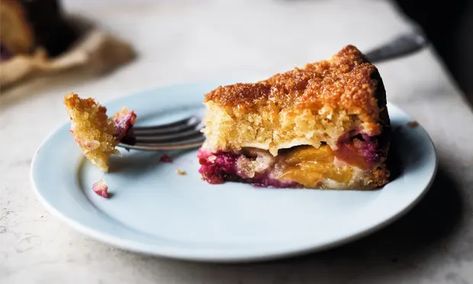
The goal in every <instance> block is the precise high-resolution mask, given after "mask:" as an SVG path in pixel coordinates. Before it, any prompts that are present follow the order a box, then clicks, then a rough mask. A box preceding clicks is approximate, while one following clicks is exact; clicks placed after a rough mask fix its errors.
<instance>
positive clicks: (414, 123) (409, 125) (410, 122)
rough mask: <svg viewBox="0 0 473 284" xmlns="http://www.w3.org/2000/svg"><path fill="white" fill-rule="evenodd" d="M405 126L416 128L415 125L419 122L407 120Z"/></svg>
mask: <svg viewBox="0 0 473 284" xmlns="http://www.w3.org/2000/svg"><path fill="white" fill-rule="evenodd" d="M407 126H408V127H410V128H416V127H417V126H419V123H418V122H417V121H415V120H413V121H409V122H408V123H407Z"/></svg>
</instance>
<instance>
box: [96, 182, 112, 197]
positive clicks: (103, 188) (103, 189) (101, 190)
mask: <svg viewBox="0 0 473 284" xmlns="http://www.w3.org/2000/svg"><path fill="white" fill-rule="evenodd" d="M92 190H93V191H94V192H95V193H96V194H97V195H99V196H102V197H103V198H110V194H109V192H108V185H107V184H106V183H105V181H104V180H103V179H100V180H99V181H98V182H96V183H94V184H93V185H92Z"/></svg>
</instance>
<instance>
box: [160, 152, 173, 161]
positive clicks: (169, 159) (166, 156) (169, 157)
mask: <svg viewBox="0 0 473 284" xmlns="http://www.w3.org/2000/svg"><path fill="white" fill-rule="evenodd" d="M159 161H160V162H163V163H172V157H171V156H169V155H168V154H164V155H162V156H161V158H159Z"/></svg>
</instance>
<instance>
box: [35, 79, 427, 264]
mask: <svg viewBox="0 0 473 284" xmlns="http://www.w3.org/2000/svg"><path fill="white" fill-rule="evenodd" d="M215 86H216V84H187V85H177V86H171V87H163V88H158V89H154V90H150V91H146V92H142V93H139V94H135V95H132V96H128V97H125V98H121V99H118V100H115V101H113V102H111V103H108V104H106V106H107V108H108V112H109V113H113V112H115V111H117V110H118V109H120V108H121V107H122V106H128V107H129V108H131V109H134V110H135V111H136V112H137V113H138V116H139V119H138V124H140V125H150V124H156V123H164V122H168V121H172V120H176V119H179V118H182V117H185V116H187V115H189V114H191V113H201V112H202V110H203V109H202V98H203V94H204V93H205V92H207V91H209V90H211V89H212V88H214V87H215ZM388 109H389V113H390V116H391V123H392V127H393V129H394V134H393V142H392V143H393V145H394V146H395V151H394V156H395V157H396V165H397V167H398V168H399V171H398V173H396V174H395V178H394V180H393V181H391V182H390V183H389V184H387V185H386V186H385V187H384V188H383V189H380V190H374V191H356V190H299V189H264V188H257V187H254V186H251V185H248V184H240V183H233V182H228V183H225V184H221V185H210V184H207V183H206V182H204V181H202V180H201V179H200V176H199V174H198V172H197V170H198V166H199V165H198V161H197V158H196V150H193V151H187V152H183V153H176V152H175V153H169V154H170V155H171V156H172V157H173V159H174V161H173V162H172V163H163V162H160V161H159V159H160V157H161V155H162V154H163V153H162V152H159V153H158V152H154V153H150V152H138V151H130V152H127V151H121V152H122V156H121V157H115V158H113V159H112V161H111V171H110V172H109V173H107V174H104V173H102V172H101V171H100V170H98V169H97V168H95V167H93V166H92V165H91V164H90V163H89V162H88V161H85V160H84V159H83V157H82V155H81V153H80V151H79V149H78V147H77V146H76V145H75V144H74V141H73V139H72V137H71V135H70V133H69V123H67V124H65V125H63V126H62V127H60V128H59V129H57V130H56V131H54V132H53V133H52V134H51V135H50V136H49V137H48V138H47V139H46V140H45V141H44V142H43V144H42V145H41V146H40V147H39V149H38V150H37V152H36V154H35V156H34V159H33V162H32V166H31V178H32V182H33V185H34V189H35V191H36V193H37V196H38V197H39V199H40V200H41V201H42V203H43V204H44V205H45V206H46V207H47V208H48V209H49V210H50V211H51V212H52V213H53V214H55V215H57V216H59V217H61V218H62V219H63V220H65V221H66V223H67V224H69V225H71V226H72V227H74V228H76V229H77V230H78V231H81V232H83V233H85V234H86V235H89V236H91V237H93V238H95V239H97V240H100V241H102V242H105V243H108V244H110V245H113V246H116V247H120V248H123V249H126V250H131V251H135V252H140V253H146V254H152V255H159V256H166V257H172V258H178V259H187V260H196V261H215V262H237V261H255V260H266V259H274V258H280V257H284V256H289V255H296V254H302V253H307V252H313V251H317V250H321V249H327V248H329V247H333V246H336V245H340V244H342V243H346V242H348V241H351V240H354V239H356V238H359V237H361V236H363V235H366V234H368V233H370V232H373V231H374V230H377V229H379V228H381V227H383V226H385V225H387V224H388V223H390V222H392V221H393V220H394V219H396V218H398V217H399V216H401V215H402V214H403V213H405V212H406V211H407V210H408V209H409V208H411V207H412V206H413V205H414V204H415V203H416V202H417V201H418V200H419V199H420V198H421V197H422V195H423V194H424V193H425V192H426V191H427V189H428V187H429V185H430V183H431V181H432V179H433V177H434V174H435V171H436V155H435V150H434V146H433V145H432V142H431V140H430V138H429V136H428V134H427V133H426V132H425V130H424V129H423V128H422V127H421V126H417V127H413V125H410V126H408V122H409V121H411V119H410V118H409V117H408V116H407V115H406V114H405V113H404V112H403V111H401V110H400V109H399V108H397V107H395V106H394V105H392V104H390V105H389V106H388ZM177 169H182V170H184V171H185V172H186V173H187V175H179V174H177V172H176V170H177ZM102 177H104V179H105V180H106V182H107V183H108V185H109V187H110V191H111V193H112V194H113V196H112V197H111V198H110V199H104V198H102V197H100V196H98V195H96V194H95V193H94V192H93V191H92V190H91V186H92V184H93V183H94V182H96V181H97V180H99V179H100V178H102Z"/></svg>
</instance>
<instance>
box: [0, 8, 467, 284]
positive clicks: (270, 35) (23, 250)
mask: <svg viewBox="0 0 473 284" xmlns="http://www.w3.org/2000/svg"><path fill="white" fill-rule="evenodd" d="M111 3H113V5H112V4H111ZM65 8H66V9H67V10H68V11H69V12H71V13H75V14H81V15H84V16H86V17H88V18H90V19H93V20H94V21H96V22H97V23H98V24H100V25H102V26H103V27H104V28H106V29H108V30H110V31H112V32H114V33H116V34H117V35H119V36H120V37H122V38H124V39H126V40H128V41H130V42H132V43H133V44H134V46H135V48H136V50H137V52H138V54H139V57H138V58H137V59H136V60H135V61H134V62H133V63H131V64H129V65H127V66H124V67H123V68H121V69H119V70H117V71H115V72H113V73H111V74H107V75H105V76H101V77H97V76H92V75H87V74H80V75H78V74H72V73H70V74H61V75H57V76H55V77H52V78H43V79H35V80H33V81H30V82H28V83H26V84H23V85H22V86H19V87H16V88H14V89H10V90H7V91H4V92H2V94H1V96H0V137H1V138H2V139H1V140H0V146H1V147H0V282H1V283H29V282H36V283H64V282H69V283H70V282H78V283H155V282H162V283H213V282H215V283H260V282H261V283H265V282H268V283H292V282H294V283H315V281H321V282H330V283H345V282H350V283H370V282H375V283H379V282H381V283H432V282H436V283H473V269H472V268H473V218H472V217H473V207H472V206H473V114H472V111H471V109H470V108H469V107H468V105H467V104H466V103H465V100H464V98H463V97H462V95H461V93H460V92H459V90H458V88H457V87H456V86H455V84H454V82H453V81H452V79H451V77H450V75H449V74H448V73H447V72H446V71H445V68H444V67H443V66H442V63H441V62H440V60H439V59H438V57H437V56H436V54H435V53H434V52H433V49H432V48H427V49H424V50H423V51H421V52H419V53H417V54H415V55H412V56H409V57H405V58H402V59H397V60H395V61H391V62H386V63H382V64H379V65H378V68H379V70H380V73H381V75H382V77H383V80H384V83H385V86H386V89H387V96H388V99H389V100H390V101H391V102H393V103H395V104H398V105H399V106H401V107H402V108H403V109H404V110H406V111H407V112H408V113H410V114H411V115H412V116H413V117H414V118H415V119H416V120H417V121H418V122H419V123H420V124H422V125H423V126H424V127H425V128H426V129H427V131H428V132H429V133H430V135H431V136H432V139H433V141H434V143H435V145H436V147H437V150H438V154H439V162H440V163H439V171H438V175H437V178H436V179H435V182H434V184H433V186H432V188H431V190H430V191H429V192H428V194H427V195H426V196H425V197H424V198H423V200H422V201H421V202H420V203H419V204H418V205H417V206H416V207H415V208H414V209H413V210H411V211H410V212H409V213H408V214H407V215H405V216H404V217H403V218H401V219H400V220H399V221H397V222H395V223H394V224H392V225H390V226H389V227H387V228H385V229H383V230H381V231H379V232H376V233H374V234H372V235H370V236H368V237H365V238H363V239H361V240H359V241H356V242H353V243H350V244H348V245H345V246H342V247H339V248H335V249H332V250H329V251H324V252H320V253H315V254H310V255H306V256H301V257H297V258H291V259H284V260H278V261H272V262H264V263H254V264H226V265H221V264H208V263H192V262H182V261H176V260H170V259H163V258H157V257H151V256H143V255H139V254H135V253H130V252H126V251H122V250H119V249H116V248H113V247H110V246H108V245H106V244H102V243H99V242H97V241H95V240H92V239H90V238H88V237H85V236H83V235H81V234H80V233H77V232H75V231H73V230H72V229H71V228H69V227H68V226H67V225H66V224H65V223H63V222H62V221H60V220H58V219H57V218H56V217H54V216H51V215H50V214H49V213H48V212H46V211H45V209H44V208H43V206H42V205H41V204H39V202H38V200H37V199H36V197H35V195H34V194H33V191H32V188H31V184H30V181H29V167H30V162H31V157H32V155H33V153H34V151H35V149H36V148H37V147H38V145H39V143H40V142H41V141H42V140H43V139H44V138H45V137H46V135H47V134H48V133H49V132H50V131H52V130H53V129H54V128H55V127H56V126H58V125H60V124H62V123H64V122H65V121H67V115H66V112H65V110H64V107H63V105H62V97H63V95H64V94H66V93H67V92H68V91H71V90H74V91H76V92H78V93H79V94H81V95H83V96H93V97H96V98H98V99H99V100H100V101H105V100H107V99H112V98H116V97H120V96H125V95H127V94H130V93H132V92H136V91H139V90H142V89H147V88H151V87H156V86H161V85H166V84H172V83H180V82H195V81H200V80H207V81H208V80H212V79H214V78H229V77H231V78H249V77H251V78H264V77H265V76H268V75H270V74H273V73H275V72H279V71H284V70H287V69H290V68H292V67H294V66H297V65H302V64H304V63H306V62H309V61H315V60H318V59H322V58H325V57H327V56H329V55H331V54H332V53H334V52H335V51H337V50H338V49H340V48H341V47H342V46H344V45H345V44H347V43H353V44H355V45H357V46H358V47H359V48H360V49H362V50H366V49H369V48H371V47H374V46H376V45H378V44H381V43H383V42H384V41H386V40H388V39H390V38H391V37H393V36H395V35H397V34H399V33H402V32H404V31H407V30H409V29H410V28H411V25H410V23H409V22H408V21H407V20H406V19H405V18H404V17H403V16H402V15H400V14H399V12H398V11H397V9H396V8H395V7H394V6H392V5H391V3H389V2H386V1H362V0H359V1H282V0H278V1H276V0H273V1H269V0H262V1H233V2H229V1H162V2H156V1H143V0H141V1H135V2H132V1H123V0H120V1H118V3H117V1H91V0H80V1H73V0H70V1H66V3H65ZM5 138H8V139H5Z"/></svg>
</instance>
